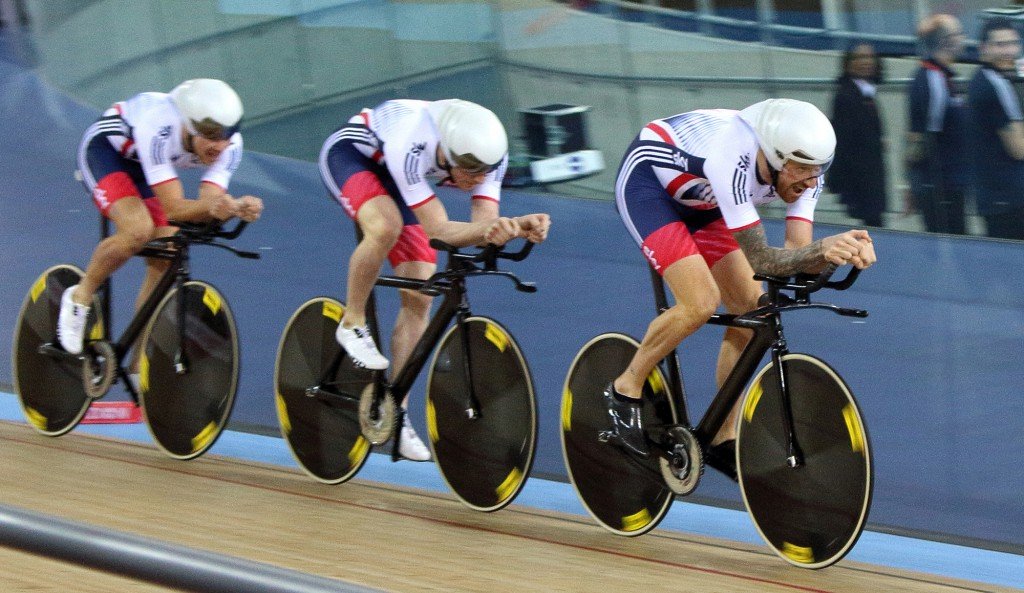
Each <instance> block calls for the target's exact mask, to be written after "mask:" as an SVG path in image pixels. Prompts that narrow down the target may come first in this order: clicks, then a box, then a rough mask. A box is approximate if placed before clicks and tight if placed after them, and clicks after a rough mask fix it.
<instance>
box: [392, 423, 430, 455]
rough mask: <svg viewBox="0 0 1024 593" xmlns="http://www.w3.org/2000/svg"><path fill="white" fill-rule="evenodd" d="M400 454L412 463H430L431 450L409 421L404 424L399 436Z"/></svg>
mask: <svg viewBox="0 0 1024 593" xmlns="http://www.w3.org/2000/svg"><path fill="white" fill-rule="evenodd" d="M398 454H399V455H401V456H402V457H403V458H405V459H408V460H410V461H430V449H428V448H427V446H426V445H424V444H423V441H421V440H420V437H419V435H417V434H416V431H415V430H414V429H413V427H412V424H409V420H408V419H406V420H405V421H403V422H402V432H401V434H399V435H398Z"/></svg>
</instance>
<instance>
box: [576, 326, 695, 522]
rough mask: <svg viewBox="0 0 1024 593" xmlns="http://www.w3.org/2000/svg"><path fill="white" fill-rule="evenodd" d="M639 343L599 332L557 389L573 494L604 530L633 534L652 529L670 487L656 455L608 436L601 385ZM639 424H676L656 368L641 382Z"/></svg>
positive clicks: (608, 422) (661, 513)
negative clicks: (647, 455)
mask: <svg viewBox="0 0 1024 593" xmlns="http://www.w3.org/2000/svg"><path fill="white" fill-rule="evenodd" d="M639 347H640V344H639V343H638V342H637V341H636V340H634V339H633V338H631V337H629V336H627V335H624V334H618V333H607V334H602V335H599V336H597V337H595V338H594V339H592V340H590V341H589V342H587V343H586V344H585V345H584V346H583V348H582V349H581V350H580V352H579V354H577V355H576V360H574V361H573V363H572V366H571V367H570V369H569V374H568V376H567V377H566V379H565V388H564V389H563V392H562V422H561V428H562V430H561V435H562V453H563V455H564V457H565V466H566V468H567V469H568V470H569V479H570V480H571V481H572V485H573V487H574V488H575V489H576V493H577V494H578V495H579V497H580V500H581V501H583V506H584V507H586V509H587V511H588V512H589V513H590V514H591V516H593V517H594V519H596V520H597V522H598V523H600V524H601V525H602V526H603V527H605V528H606V529H608V530H609V531H611V532H613V533H616V534H618V535H628V536H636V535H641V534H644V533H647V532H648V531H650V530H651V529H654V528H655V527H656V526H657V525H658V523H659V522H660V521H661V520H662V518H664V516H665V514H666V513H667V512H668V509H669V507H670V506H671V505H672V500H673V497H674V494H673V493H672V491H671V490H669V488H668V486H667V485H666V484H665V481H664V479H662V477H661V468H660V466H659V462H658V459H659V458H658V457H657V456H655V455H653V454H652V455H651V456H650V458H648V459H641V458H639V457H637V456H635V455H633V454H631V453H627V452H626V451H624V450H623V449H621V448H619V447H618V446H615V445H613V444H610V443H605V442H601V441H600V440H599V438H598V437H599V435H600V433H601V432H603V431H606V430H609V429H611V420H610V419H609V416H608V409H607V407H606V406H605V402H604V398H603V395H602V393H603V391H604V389H605V387H606V386H607V385H608V383H609V382H611V381H612V380H613V379H615V378H616V377H618V376H619V375H620V374H622V372H623V371H624V370H625V369H626V367H627V366H628V365H629V362H630V360H631V359H632V358H633V355H634V354H635V353H636V350H637V348H639ZM641 414H642V418H643V423H644V426H647V427H652V426H656V425H669V424H675V423H676V412H675V409H674V408H673V406H672V401H671V398H670V397H669V395H668V391H667V388H666V383H665V377H664V375H663V374H662V372H661V369H660V368H658V367H655V368H654V371H652V372H651V374H650V376H649V377H648V378H647V382H646V383H645V384H644V403H643V408H642V412H641Z"/></svg>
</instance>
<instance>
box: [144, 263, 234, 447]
mask: <svg viewBox="0 0 1024 593" xmlns="http://www.w3.org/2000/svg"><path fill="white" fill-rule="evenodd" d="M179 299H184V303H183V309H182V307H181V306H180V305H181V303H180V302H179ZM181 311H183V312H184V317H183V318H182V317H181V316H180V313H181ZM182 323H184V324H185V326H184V332H182V330H181V329H180V328H181V324H182ZM140 343H141V344H142V354H141V356H140V357H139V402H140V403H141V404H142V412H143V415H144V416H145V419H146V425H147V426H148V427H149V432H150V434H152V435H153V440H154V441H155V442H156V445H157V447H159V448H160V450H162V451H163V452H164V453H166V454H167V455H169V456H171V457H173V458H175V459H183V460H184V459H195V458H196V457H199V456H200V455H202V454H203V453H205V452H206V451H207V450H209V448H210V447H212V446H213V444H214V443H215V442H216V440H217V438H218V437H219V436H220V434H221V432H222V431H223V430H224V427H225V426H226V425H227V422H228V417H229V416H230V415H231V408H232V406H233V405H234V402H235V392H236V391H237V389H238V373H239V353H238V332H237V330H236V329H235V319H234V316H233V315H232V314H231V309H230V308H229V307H228V303H227V301H226V300H225V299H224V297H223V296H222V295H221V293H220V292H219V291H218V290H217V289H216V288H214V287H213V285H211V284H209V283H206V282H202V281H198V280H192V281H189V282H186V283H184V285H183V286H182V288H181V290H179V289H177V288H175V289H172V290H171V291H169V292H168V293H167V295H165V296H164V298H163V299H162V300H161V301H160V303H159V304H158V305H157V308H156V310H155V311H154V312H153V316H152V317H151V318H150V320H149V323H148V324H147V326H146V329H145V331H144V332H143V334H142V339H141V342H140Z"/></svg>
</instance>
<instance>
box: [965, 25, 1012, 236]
mask: <svg viewBox="0 0 1024 593" xmlns="http://www.w3.org/2000/svg"><path fill="white" fill-rule="evenodd" d="M979 40H980V45H979V47H978V54H979V57H980V59H981V68H979V69H978V71H977V72H976V73H975V75H974V78H972V79H971V83H970V86H969V87H968V91H967V93H968V94H967V101H968V110H969V112H970V120H969V125H968V129H969V138H970V140H971V142H972V150H971V152H972V153H973V155H974V165H975V173H976V175H977V176H976V186H975V187H976V188H977V199H978V212H979V213H980V214H981V215H982V216H983V217H984V218H985V225H986V229H987V231H988V235H989V236H990V237H1000V238H1003V239H1024V115H1022V113H1021V97H1020V95H1019V94H1018V93H1017V91H1016V89H1015V88H1014V86H1013V85H1012V84H1011V83H1010V79H1011V78H1015V77H1016V76H1017V73H1016V62H1017V58H1019V57H1020V54H1021V41H1020V34H1019V33H1017V30H1016V29H1015V28H1014V26H1013V23H1011V22H1010V21H1009V20H1007V19H1001V18H999V19H992V20H990V21H988V22H986V23H985V25H984V27H983V28H982V30H981V36H980V38H979Z"/></svg>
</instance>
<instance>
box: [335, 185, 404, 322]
mask: <svg viewBox="0 0 1024 593" xmlns="http://www.w3.org/2000/svg"><path fill="white" fill-rule="evenodd" d="M356 222H357V223H358V224H359V229H360V230H361V231H362V232H363V239H362V241H360V242H359V245H357V246H356V249H355V251H353V252H352V257H350V258H349V262H348V291H347V294H346V297H345V301H346V307H345V316H344V318H343V319H342V323H343V324H344V325H345V327H354V326H358V325H366V301H367V300H368V299H369V298H370V292H371V291H372V290H373V283H374V282H376V281H377V277H378V276H379V275H380V268H381V266H382V265H384V260H385V258H387V256H388V252H389V251H391V248H392V247H394V245H395V242H396V241H398V237H399V235H400V234H401V232H402V215H401V213H399V211H398V207H397V206H395V203H394V200H392V199H391V197H390V196H386V195H385V196H377V197H375V198H371V199H369V200H367V201H366V202H365V203H364V204H363V205H362V206H361V207H360V208H359V212H358V214H357V215H356Z"/></svg>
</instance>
